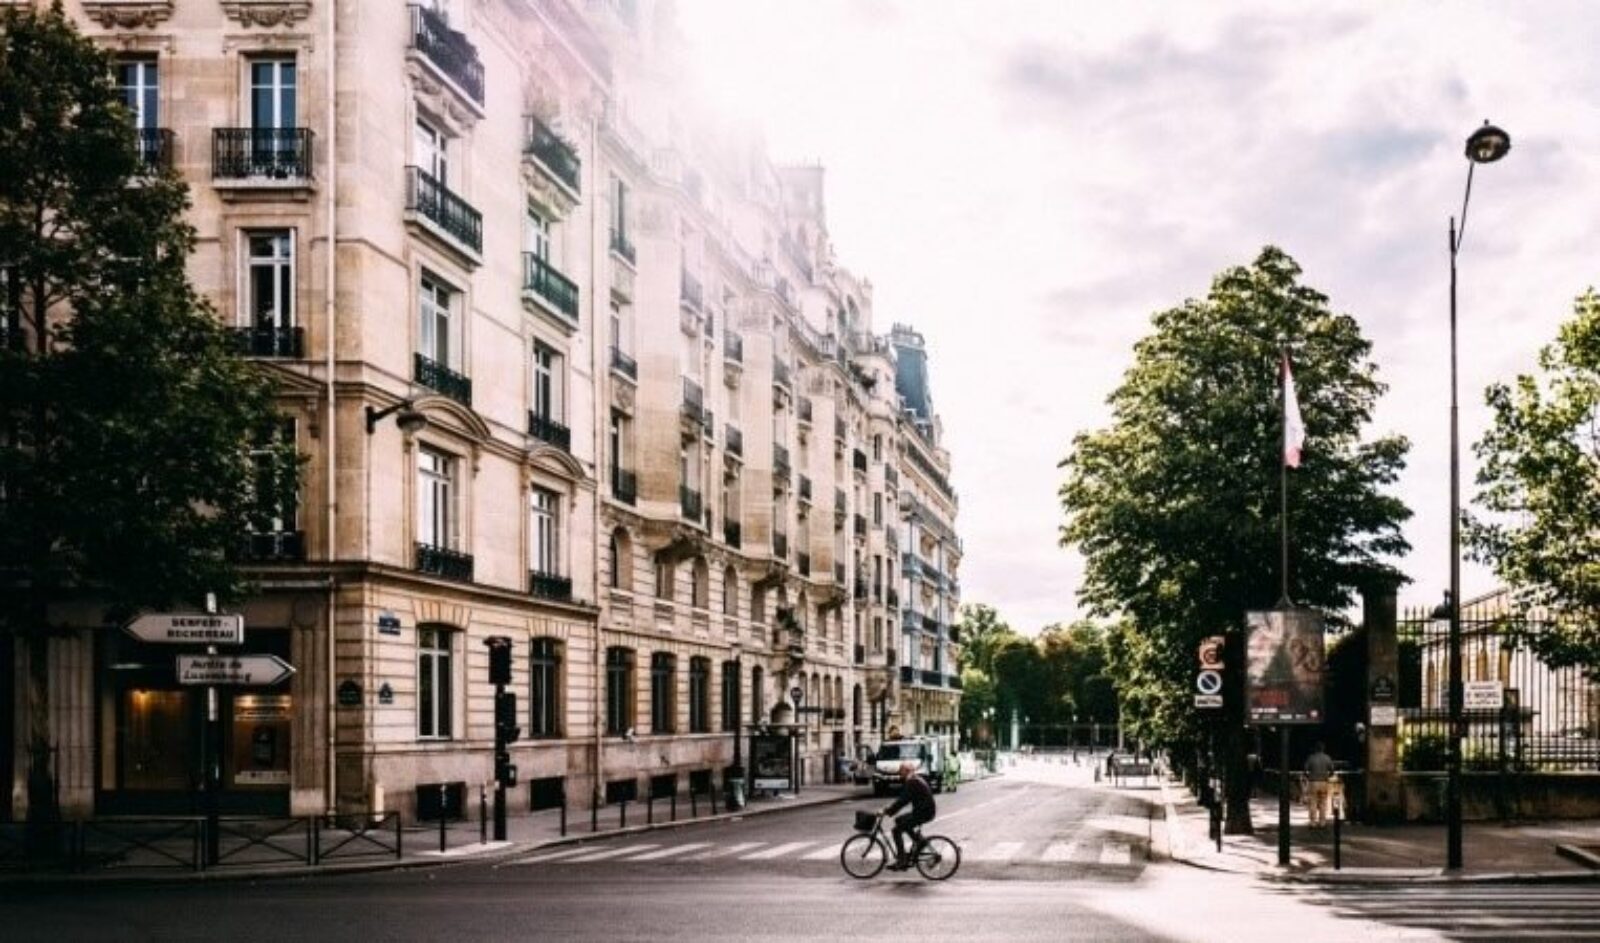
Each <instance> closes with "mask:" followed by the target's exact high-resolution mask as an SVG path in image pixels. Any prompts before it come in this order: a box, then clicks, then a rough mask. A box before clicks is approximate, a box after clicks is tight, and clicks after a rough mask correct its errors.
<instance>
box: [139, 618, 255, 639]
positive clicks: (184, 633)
mask: <svg viewBox="0 0 1600 943" xmlns="http://www.w3.org/2000/svg"><path fill="white" fill-rule="evenodd" d="M123 629H124V630H125V631H126V632H127V633H128V634H129V635H131V636H133V637H134V638H136V639H138V640H139V641H141V642H156V643H158V644H162V645H238V644H241V643H242V642H243V641H244V616H241V615H238V614H234V615H206V614H205V613H196V612H152V613H147V614H146V615H142V616H140V617H139V618H137V619H134V620H133V621H132V622H130V623H128V624H127V625H125V626H123Z"/></svg>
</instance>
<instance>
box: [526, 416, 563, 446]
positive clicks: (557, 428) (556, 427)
mask: <svg viewBox="0 0 1600 943" xmlns="http://www.w3.org/2000/svg"><path fill="white" fill-rule="evenodd" d="M528 435H531V436H533V437H534V438H535V439H538V440H540V441H541V442H548V443H550V444H551V445H553V446H555V447H556V448H558V449H560V450H561V451H563V452H571V451H572V430H571V429H568V428H567V427H566V426H564V425H562V424H561V423H559V422H556V421H555V420H554V419H552V418H550V417H549V416H541V415H539V413H538V412H535V411H533V410H529V411H528Z"/></svg>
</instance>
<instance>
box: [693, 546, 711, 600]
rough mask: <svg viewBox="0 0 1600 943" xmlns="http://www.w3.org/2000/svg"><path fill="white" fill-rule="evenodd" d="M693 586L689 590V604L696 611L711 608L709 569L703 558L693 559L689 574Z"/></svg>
mask: <svg viewBox="0 0 1600 943" xmlns="http://www.w3.org/2000/svg"><path fill="white" fill-rule="evenodd" d="M690 575H691V576H692V577H693V579H694V585H693V586H692V587H690V590H689V604H690V605H692V606H694V607H695V608H696V609H709V608H710V607H711V567H710V566H709V565H708V564H707V563H706V558H705V557H695V558H694V567H693V569H692V571H691V573H690Z"/></svg>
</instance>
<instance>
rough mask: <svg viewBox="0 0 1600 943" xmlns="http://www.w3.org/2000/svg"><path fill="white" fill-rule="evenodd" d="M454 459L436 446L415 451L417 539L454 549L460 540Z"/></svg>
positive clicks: (429, 544) (431, 545)
mask: <svg viewBox="0 0 1600 943" xmlns="http://www.w3.org/2000/svg"><path fill="white" fill-rule="evenodd" d="M457 516H458V515H457V513H456V460H455V458H454V457H453V456H450V455H446V454H445V453H443V452H440V451H438V450H436V449H430V448H427V447H423V448H421V449H419V450H418V452H417V543H419V544H427V545H428V546H430V547H442V548H444V549H448V550H453V549H455V547H456V545H457V544H458V543H459V541H460V535H459V533H458V532H457Z"/></svg>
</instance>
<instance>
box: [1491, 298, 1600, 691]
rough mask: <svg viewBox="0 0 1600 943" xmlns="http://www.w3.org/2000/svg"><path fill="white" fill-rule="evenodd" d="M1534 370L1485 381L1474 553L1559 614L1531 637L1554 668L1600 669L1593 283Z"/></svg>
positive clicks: (1599, 311)
mask: <svg viewBox="0 0 1600 943" xmlns="http://www.w3.org/2000/svg"><path fill="white" fill-rule="evenodd" d="M1539 374H1540V375H1539V376H1530V375H1527V374H1524V375H1522V376H1519V377H1518V378H1517V380H1516V383H1515V384H1504V383H1497V384H1495V385H1493V386H1491V387H1489V389H1488V392H1487V396H1486V399H1487V400H1488V403H1489V408H1490V411H1491V412H1492V414H1493V421H1492V422H1491V424H1490V426H1489V431H1488V432H1486V433H1485V434H1484V437H1483V439H1482V440H1480V441H1479V442H1478V444H1477V446H1476V452H1477V455H1478V458H1479V459H1480V460H1481V461H1482V465H1481V467H1480V470H1479V472H1478V484H1479V486H1480V487H1481V489H1482V490H1481V491H1480V492H1479V494H1478V503H1479V504H1480V505H1482V507H1483V508H1484V509H1485V510H1487V511H1488V512H1489V515H1488V516H1474V517H1473V518H1472V519H1471V520H1470V521H1469V522H1468V526H1467V529H1466V535H1465V536H1466V540H1467V543H1468V546H1469V547H1470V548H1471V550H1472V553H1473V555H1474V557H1475V558H1476V559H1478V560H1479V561H1481V562H1484V563H1488V564H1489V565H1491V566H1492V567H1493V568H1494V571H1495V574H1496V575H1497V576H1499V577H1500V578H1501V579H1502V580H1504V581H1505V583H1506V584H1507V585H1508V586H1509V587H1511V589H1512V590H1513V592H1514V596H1515V598H1516V600H1517V603H1518V605H1519V607H1520V608H1521V609H1523V610H1524V611H1526V610H1529V609H1533V608H1542V609H1545V610H1547V611H1549V612H1552V613H1554V614H1556V615H1557V616H1558V617H1559V618H1557V619H1555V620H1553V621H1552V624H1551V625H1550V627H1549V628H1548V629H1547V630H1546V631H1542V632H1540V633H1537V634H1530V635H1529V637H1528V639H1527V641H1528V643H1529V644H1530V645H1531V646H1532V647H1533V649H1534V650H1535V651H1536V652H1538V654H1539V655H1540V656H1541V657H1543V658H1544V659H1545V660H1546V661H1548V662H1549V663H1550V664H1552V665H1557V666H1562V665H1580V666H1582V667H1583V668H1584V669H1585V670H1586V671H1587V672H1588V673H1589V674H1590V676H1591V677H1593V676H1596V675H1600V622H1597V621H1596V617H1597V616H1600V569H1597V566H1596V561H1597V560H1600V295H1597V294H1596V293H1595V291H1594V289H1592V288H1591V289H1589V290H1588V291H1586V292H1584V293H1583V294H1582V295H1580V296H1579V297H1578V298H1577V300H1576V301H1575V302H1574V303H1573V312H1572V318H1571V320H1569V321H1567V322H1566V323H1565V324H1563V325H1562V326H1561V328H1560V331H1559V332H1558V333H1557V335H1556V340H1555V343H1553V344H1550V345H1549V346H1547V347H1545V348H1544V349H1543V350H1542V351H1540V353H1539Z"/></svg>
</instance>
